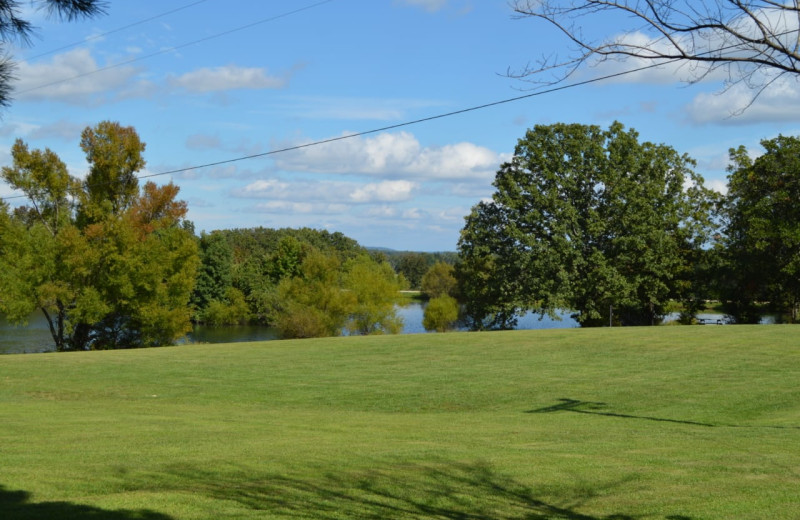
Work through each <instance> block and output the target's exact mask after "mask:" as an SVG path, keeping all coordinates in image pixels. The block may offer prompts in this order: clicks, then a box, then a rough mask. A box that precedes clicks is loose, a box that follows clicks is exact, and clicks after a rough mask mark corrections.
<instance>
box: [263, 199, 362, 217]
mask: <svg viewBox="0 0 800 520" xmlns="http://www.w3.org/2000/svg"><path fill="white" fill-rule="evenodd" d="M253 209H254V210H255V211H257V212H259V213H276V214H280V215H285V214H298V213H299V214H303V215H310V214H314V215H339V214H343V213H347V212H348V210H349V208H348V206H346V205H344V204H326V203H311V202H291V201H285V200H271V201H268V202H261V203H259V204H256V205H255V206H254V207H253Z"/></svg>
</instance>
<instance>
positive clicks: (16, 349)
mask: <svg viewBox="0 0 800 520" xmlns="http://www.w3.org/2000/svg"><path fill="white" fill-rule="evenodd" d="M424 312H425V306H424V304H422V303H417V302H415V303H411V304H409V305H407V306H405V307H399V308H398V309H397V313H398V315H399V316H401V317H402V318H403V323H404V326H403V332H402V333H403V334H421V333H426V332H427V331H426V330H425V328H424V327H423V326H422V317H423V314H424ZM559 317H560V318H561V319H560V320H559V319H553V318H550V317H549V316H545V317H543V318H540V317H539V315H538V314H533V313H528V314H526V315H524V316H522V317H521V318H519V322H518V323H517V327H516V328H517V329H518V330H533V329H567V328H575V327H578V323H577V322H576V321H575V320H573V319H572V318H570V316H569V312H568V311H562V312H560V313H559ZM677 318H678V315H677V314H674V315H669V316H667V317H666V319H665V321H674V320H676V319H677ZM698 318H703V319H705V320H706V322H707V323H716V322H717V320H720V321H721V322H723V323H724V322H725V321H724V318H725V317H724V315H722V314H710V313H704V314H699V315H698ZM775 321H776V319H775V316H765V317H764V318H763V319H762V320H761V323H775ZM460 330H464V329H463V328H462V329H460ZM277 338H278V334H277V332H276V331H275V329H273V328H271V327H264V326H259V325H237V326H227V327H211V326H208V325H195V327H194V330H192V332H191V333H189V335H188V336H187V337H186V338H185V339H184V340H183V341H181V343H182V344H187V343H236V342H240V341H265V340H273V339H277ZM53 350H54V347H53V339H52V337H51V336H50V329H49V327H48V325H47V320H46V319H45V317H44V315H43V314H42V313H41V312H37V313H35V314H33V315H31V317H30V319H29V320H28V325H27V326H25V327H19V326H14V325H11V324H9V323H8V322H7V321H5V320H4V319H3V318H2V317H0V354H22V353H28V352H52V351H53Z"/></svg>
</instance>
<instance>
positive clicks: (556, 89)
mask: <svg viewBox="0 0 800 520" xmlns="http://www.w3.org/2000/svg"><path fill="white" fill-rule="evenodd" d="M326 1H331V0H326ZM321 3H326V2H321ZM791 32H797V30H793V31H786V32H784V33H781V34H779V35H778V36H784V35H786V34H789V33H791ZM735 47H737V45H729V46H726V47H722V48H720V49H714V50H713V51H709V53H711V52H719V51H724V50H727V49H731V48H735ZM680 61H683V58H673V59H671V60H665V61H660V62H658V63H652V64H650V65H645V66H642V67H636V68H634V69H628V70H624V71H621V72H615V73H613V74H607V75H605V76H598V77H596V78H591V79H587V80H583V81H577V82H575V83H569V84H567V85H560V86H557V87H551V88H549V89H545V90H539V91H536V92H531V93H529V94H524V95H521V96H515V97H511V98H506V99H502V100H499V101H493V102H491V103H484V104H482V105H475V106H472V107H468V108H463V109H460V110H454V111H452V112H445V113H442V114H436V115H433V116H428V117H423V118H421V119H414V120H412V121H405V122H402V123H397V124H394V125H388V126H383V127H380V128H373V129H371V130H365V131H363V132H355V133H352V134H347V135H342V136H339V137H331V138H328V139H322V140H319V141H312V142H310V143H305V144H299V145H294V146H287V147H285V148H277V149H275V150H270V151H267V152H262V153H257V154H251V155H243V156H240V157H234V158H233V159H226V160H223V161H216V162H211V163H205V164H198V165H195V166H188V167H185V168H177V169H174V170H168V171H163V172H159V173H151V174H148V175H141V176H139V177H137V179H149V178H152V177H161V176H164V175H171V174H175V173H183V172H187V171H191V170H199V169H202V168H211V167H213V166H221V165H223V164H231V163H235V162H240V161H246V160H249V159H257V158H259V157H267V156H270V155H276V154H280V153H285V152H291V151H294V150H302V149H304V148H311V147H313V146H320V145H323V144H328V143H334V142H337V141H343V140H345V139H352V138H355V137H362V136H365V135H370V134H375V133H378V132H385V131H388V130H395V129H397V128H403V127H406V126H411V125H417V124H420V123H425V122H428V121H434V120H437V119H444V118H446V117H452V116H456V115H461V114H466V113H469V112H475V111H478V110H483V109H485V108H491V107H495V106H499V105H505V104H508V103H514V102H516V101H521V100H523V99H530V98H533V97H537V96H543V95H545V94H552V93H554V92H560V91H562V90H567V89H571V88H575V87H582V86H584V85H589V84H592V83H598V82H600V81H605V80H608V79H614V78H618V77H621V76H626V75H628V74H633V73H636V72H641V71H644V70H649V69H654V68H656V67H660V66H662V65H669V64H671V63H678V62H680ZM105 184H109V183H97V184H94V185H93V186H95V185H96V186H103V185H105ZM22 198H27V195H15V196H11V197H4V198H0V201H7V200H12V199H22Z"/></svg>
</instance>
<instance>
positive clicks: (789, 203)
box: [722, 136, 800, 322]
mask: <svg viewBox="0 0 800 520" xmlns="http://www.w3.org/2000/svg"><path fill="white" fill-rule="evenodd" d="M761 145H762V146H763V147H764V154H763V155H761V156H759V157H758V158H757V159H755V160H753V159H752V158H751V156H750V154H749V153H748V151H747V149H746V148H745V147H743V146H742V147H739V148H738V149H735V150H731V151H730V158H731V166H730V167H729V177H728V179H729V188H728V195H727V200H726V208H725V210H726V211H725V216H726V221H725V238H724V240H725V259H726V262H725V267H726V268H727V269H726V270H725V271H724V272H723V276H722V282H723V287H724V289H723V297H724V298H725V299H726V300H728V301H729V306H730V308H729V309H728V311H729V312H730V314H731V315H732V316H733V317H734V319H735V320H736V321H738V322H757V321H758V320H759V319H760V315H759V312H758V311H757V308H756V305H755V304H756V302H769V303H770V304H771V305H772V306H773V308H774V310H776V311H779V312H785V313H787V314H788V315H789V316H790V318H791V320H792V321H797V320H798V318H799V317H800V316H799V314H800V206H799V205H798V203H797V201H798V200H800V138H797V137H786V136H779V137H776V138H774V139H768V140H763V141H761Z"/></svg>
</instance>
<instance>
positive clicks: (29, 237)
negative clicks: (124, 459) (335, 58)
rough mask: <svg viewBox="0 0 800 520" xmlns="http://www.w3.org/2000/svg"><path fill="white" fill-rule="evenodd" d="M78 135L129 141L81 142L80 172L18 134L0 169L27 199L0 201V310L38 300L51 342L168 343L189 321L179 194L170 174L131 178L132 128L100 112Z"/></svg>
mask: <svg viewBox="0 0 800 520" xmlns="http://www.w3.org/2000/svg"><path fill="white" fill-rule="evenodd" d="M84 135H92V136H93V137H94V138H97V139H99V140H102V141H104V142H106V143H116V142H119V141H120V140H123V141H125V142H127V144H128V145H130V146H127V145H126V146H123V147H114V146H109V147H103V152H102V153H99V152H98V148H97V147H90V146H87V147H84V151H85V152H86V154H87V161H88V162H89V164H90V165H91V168H90V172H89V175H88V176H87V178H86V180H85V181H83V182H81V181H79V180H78V179H76V178H74V177H72V176H70V175H69V173H68V172H67V169H66V166H65V165H64V163H63V162H62V161H61V160H60V159H59V158H58V156H57V155H56V154H55V153H53V152H52V151H50V150H44V151H42V150H29V148H28V146H27V145H26V144H25V143H24V142H22V141H21V140H17V142H16V143H15V144H14V147H13V148H12V159H13V165H12V166H6V167H3V169H2V178H3V179H4V180H5V181H6V182H8V183H9V184H10V185H11V186H12V187H13V188H15V189H18V190H21V191H22V192H23V193H24V194H25V195H26V196H27V198H28V200H29V201H30V205H29V206H25V207H21V208H18V209H16V210H14V212H13V213H12V212H10V210H9V208H8V207H7V206H3V207H0V213H2V215H0V226H2V228H3V229H2V230H0V231H2V233H0V236H1V237H2V239H0V271H2V272H3V275H2V277H3V282H4V283H2V284H0V312H3V313H4V314H5V315H6V316H7V318H9V319H10V320H11V321H16V322H23V321H24V320H25V319H27V317H28V316H29V315H30V314H31V313H32V312H33V311H34V310H36V309H40V310H41V311H42V312H43V313H44V315H45V317H46V318H47V321H48V324H49V326H50V331H51V334H52V337H53V341H54V343H55V346H56V349H57V350H85V349H100V348H126V347H140V346H157V345H164V344H169V343H172V342H174V341H175V340H176V339H177V338H179V337H180V336H182V335H184V334H185V333H186V332H187V331H188V330H189V328H190V322H189V318H190V307H189V296H190V295H191V292H192V288H193V287H194V281H195V269H196V264H197V246H196V243H195V240H194V237H193V235H192V234H191V233H190V232H189V231H187V230H186V229H185V226H184V225H183V224H184V217H185V215H186V211H187V208H186V204H185V203H184V202H181V201H178V200H176V196H177V194H178V187H177V186H175V185H173V184H167V185H164V186H157V185H156V184H154V183H151V182H148V183H147V184H145V185H144V186H143V187H142V188H140V187H139V184H138V180H137V179H136V177H135V175H134V173H135V172H136V171H138V170H139V169H141V168H142V167H144V164H145V163H144V159H143V158H142V157H141V154H140V152H141V151H142V150H144V143H141V142H140V141H139V137H138V135H137V134H136V132H135V130H133V128H130V127H122V126H121V125H119V124H118V123H110V122H103V123H100V124H99V125H97V126H96V127H94V128H90V129H87V130H86V131H85V132H84ZM101 155H102V156H103V158H102V159H100V156H101ZM99 164H102V165H103V166H102V169H103V171H104V173H103V175H102V177H101V179H102V180H98V177H97V176H96V175H95V172H96V168H97V166H98V165H99ZM98 183H102V184H103V186H102V188H100V187H98Z"/></svg>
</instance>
